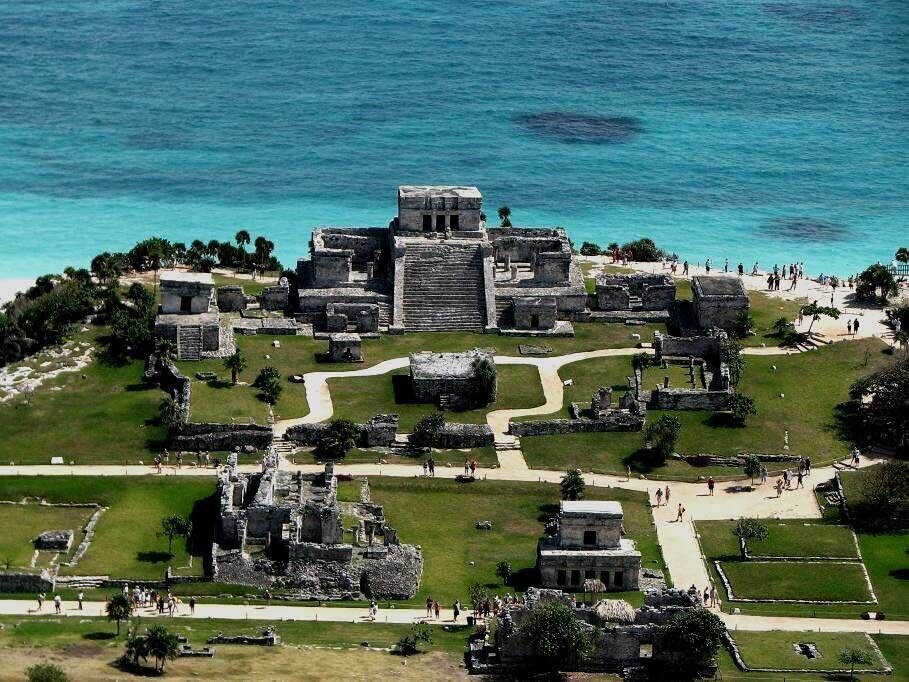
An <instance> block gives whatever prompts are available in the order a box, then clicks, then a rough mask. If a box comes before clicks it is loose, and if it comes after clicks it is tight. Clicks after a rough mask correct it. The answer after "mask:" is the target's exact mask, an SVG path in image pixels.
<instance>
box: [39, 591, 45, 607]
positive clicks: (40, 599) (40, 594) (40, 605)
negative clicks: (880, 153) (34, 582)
mask: <svg viewBox="0 0 909 682" xmlns="http://www.w3.org/2000/svg"><path fill="white" fill-rule="evenodd" d="M42 608H44V592H40V593H39V594H38V610H39V611H40V610H41V609H42Z"/></svg>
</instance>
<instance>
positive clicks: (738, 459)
mask: <svg viewBox="0 0 909 682" xmlns="http://www.w3.org/2000/svg"><path fill="white" fill-rule="evenodd" d="M752 456H754V457H757V458H758V459H759V460H760V461H761V462H779V463H784V464H798V463H799V462H800V461H801V460H802V457H801V456H800V455H783V454H762V453H757V452H743V453H742V454H740V455H732V456H730V457H723V456H721V455H713V454H710V453H706V452H698V453H694V454H690V455H680V454H678V453H673V454H671V455H670V456H669V458H670V459H677V460H680V461H682V462H686V463H688V464H690V465H691V466H694V467H705V466H717V467H742V466H744V465H745V460H746V459H747V458H748V457H752Z"/></svg>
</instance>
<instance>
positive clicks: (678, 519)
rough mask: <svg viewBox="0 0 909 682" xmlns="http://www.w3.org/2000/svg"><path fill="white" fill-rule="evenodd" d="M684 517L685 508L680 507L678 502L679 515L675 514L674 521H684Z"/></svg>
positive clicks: (680, 504)
mask: <svg viewBox="0 0 909 682" xmlns="http://www.w3.org/2000/svg"><path fill="white" fill-rule="evenodd" d="M684 517H685V507H683V506H682V503H681V502H679V513H678V514H676V516H675V520H676V521H678V522H681V521H684Z"/></svg>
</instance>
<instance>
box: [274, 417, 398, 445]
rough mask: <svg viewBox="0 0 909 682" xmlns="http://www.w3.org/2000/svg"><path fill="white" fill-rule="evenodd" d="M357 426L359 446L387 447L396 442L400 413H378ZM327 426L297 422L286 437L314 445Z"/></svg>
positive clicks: (324, 423)
mask: <svg viewBox="0 0 909 682" xmlns="http://www.w3.org/2000/svg"><path fill="white" fill-rule="evenodd" d="M356 427H357V430H358V431H359V435H358V437H357V447H361V448H373V447H387V446H389V445H391V444H392V443H394V441H395V436H396V435H397V433H398V415H396V414H377V415H376V416H375V417H373V418H372V419H370V420H369V421H368V422H366V423H365V424H357V425H356ZM327 428H328V422H319V423H317V424H295V425H294V426H291V427H289V428H288V429H287V431H286V432H285V433H284V438H285V440H289V441H291V442H293V443H296V444H297V445H302V446H306V447H314V446H316V445H318V444H319V439H320V438H321V437H322V434H323V433H324V432H325V430H326V429H327Z"/></svg>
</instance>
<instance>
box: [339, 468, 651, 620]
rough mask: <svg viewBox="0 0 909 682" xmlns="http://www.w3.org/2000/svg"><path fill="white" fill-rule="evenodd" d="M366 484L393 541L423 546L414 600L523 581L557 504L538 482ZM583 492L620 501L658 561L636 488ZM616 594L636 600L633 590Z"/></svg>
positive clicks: (636, 536)
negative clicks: (500, 568)
mask: <svg viewBox="0 0 909 682" xmlns="http://www.w3.org/2000/svg"><path fill="white" fill-rule="evenodd" d="M369 483H370V488H371V493H372V495H371V496H372V500H373V501H374V502H378V503H379V504H382V505H384V507H385V516H386V518H387V519H388V522H389V523H390V524H391V525H392V526H394V527H395V528H396V529H397V531H398V536H399V537H400V538H401V542H405V543H411V544H418V545H421V546H422V547H423V558H424V567H423V582H422V585H421V586H420V591H419V592H418V594H417V595H416V597H415V598H414V599H413V600H412V601H413V602H415V603H421V602H423V601H425V599H426V597H428V596H432V597H433V598H434V599H437V600H438V601H439V603H444V604H450V603H452V602H454V600H455V599H461V600H462V601H464V599H465V598H466V595H467V591H468V587H469V586H470V584H471V583H473V582H479V583H481V584H483V585H486V586H488V587H489V589H490V590H492V591H495V592H499V593H503V592H508V591H511V592H513V591H514V590H515V589H518V588H520V589H523V588H524V587H526V585H527V584H528V583H529V581H530V580H531V577H532V575H533V567H534V566H535V563H536V545H537V540H538V539H539V538H540V537H541V536H542V534H543V525H544V522H545V520H546V519H547V518H549V517H550V516H553V515H554V514H555V513H556V512H557V511H558V503H559V499H560V498H559V489H558V486H556V485H553V484H545V483H505V482H494V481H480V480H478V481H476V482H474V483H468V484H463V483H456V482H455V481H452V480H442V479H422V478H421V479H395V478H372V479H370V481H369ZM341 488H342V493H341V494H342V495H347V496H348V497H350V498H352V497H353V496H355V495H356V494H357V492H358V490H359V483H358V482H355V481H354V482H347V483H342V484H341ZM344 488H348V491H347V492H346V493H345V492H344V491H343V489H344ZM587 497H588V498H590V499H610V500H617V501H619V502H621V503H622V505H623V508H624V511H625V530H626V531H627V533H628V537H629V538H632V539H633V540H635V541H636V542H637V544H638V549H639V550H640V551H641V554H642V555H643V565H644V566H645V567H647V568H663V561H662V554H661V552H660V548H659V543H658V542H657V537H656V530H655V529H654V527H653V525H652V517H651V513H650V507H649V505H648V504H647V497H646V495H645V494H644V493H639V492H634V491H627V490H618V489H612V490H605V489H597V488H591V489H588V495H587ZM480 520H489V521H492V525H493V529H492V530H491V531H483V530H477V529H476V528H475V526H474V524H475V523H476V522H477V521H480ZM503 559H504V560H507V561H509V562H510V563H511V566H512V570H513V571H514V572H515V574H516V577H515V580H514V581H513V583H512V584H511V585H502V584H501V580H500V579H499V578H498V577H496V575H495V567H496V564H497V563H498V562H499V561H501V560H503ZM471 562H472V563H471ZM623 594H624V595H625V596H623V598H628V599H629V600H631V601H633V602H634V603H638V604H640V602H641V593H640V592H635V593H627V594H626V593H623Z"/></svg>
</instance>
